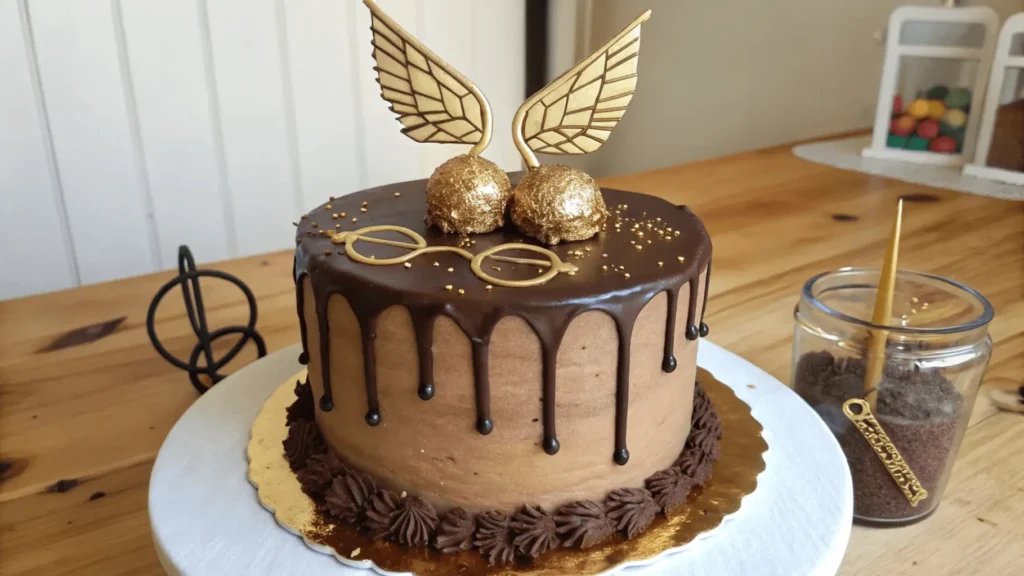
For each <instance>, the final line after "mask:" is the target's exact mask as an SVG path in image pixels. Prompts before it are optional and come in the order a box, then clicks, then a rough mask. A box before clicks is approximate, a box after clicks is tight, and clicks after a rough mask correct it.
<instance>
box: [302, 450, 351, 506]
mask: <svg viewBox="0 0 1024 576" xmlns="http://www.w3.org/2000/svg"><path fill="white" fill-rule="evenodd" d="M345 472H346V469H345V465H344V464H342V463H341V460H339V459H338V457H337V456H335V455H334V454H333V453H331V452H330V451H328V452H324V453H322V454H313V455H312V456H310V457H309V459H308V460H306V466H305V467H304V468H303V469H302V470H299V483H300V484H302V491H303V492H305V493H306V494H309V495H310V496H312V497H314V498H323V497H324V496H325V495H326V494H327V490H328V489H330V487H331V484H332V483H333V482H334V478H335V477H336V476H343V475H344V474H345Z"/></svg>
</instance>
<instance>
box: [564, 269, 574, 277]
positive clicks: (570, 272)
mask: <svg viewBox="0 0 1024 576" xmlns="http://www.w3.org/2000/svg"><path fill="white" fill-rule="evenodd" d="M566 274H568V275H569V276H575V275H576V271H575V270H569V271H568V272H566Z"/></svg>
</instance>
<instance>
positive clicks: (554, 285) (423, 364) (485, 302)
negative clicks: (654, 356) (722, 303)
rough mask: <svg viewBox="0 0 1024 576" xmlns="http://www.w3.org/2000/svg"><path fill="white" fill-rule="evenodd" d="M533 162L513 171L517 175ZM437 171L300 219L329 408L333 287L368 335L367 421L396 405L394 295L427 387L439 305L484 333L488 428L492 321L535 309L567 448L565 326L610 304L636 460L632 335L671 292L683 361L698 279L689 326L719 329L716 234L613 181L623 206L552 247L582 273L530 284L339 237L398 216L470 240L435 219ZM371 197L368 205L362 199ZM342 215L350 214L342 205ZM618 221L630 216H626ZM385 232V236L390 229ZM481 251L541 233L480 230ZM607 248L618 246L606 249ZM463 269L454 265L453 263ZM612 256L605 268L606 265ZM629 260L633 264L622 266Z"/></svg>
mask: <svg viewBox="0 0 1024 576" xmlns="http://www.w3.org/2000/svg"><path fill="white" fill-rule="evenodd" d="M521 177H522V175H521V174H511V175H510V179H511V180H512V182H513V184H515V183H517V182H518V181H519V180H520V179H521ZM425 186H426V185H425V182H424V181H422V180H420V181H414V182H404V183H400V184H392V185H388V186H383V187H380V188H374V189H371V190H366V191H363V192H358V193H355V194H351V195H349V196H345V197H344V198H338V199H335V200H332V201H331V204H330V205H324V206H321V207H319V208H317V209H315V210H313V211H312V212H310V213H309V214H308V215H306V216H303V218H302V220H301V221H300V223H299V226H298V231H297V236H296V241H297V244H298V245H297V247H296V250H295V270H294V272H295V280H296V299H297V306H298V312H299V321H300V327H301V331H302V345H303V355H302V356H301V357H300V360H308V343H307V342H306V327H305V315H304V303H303V298H304V289H303V283H302V281H303V279H304V278H307V277H308V278H309V281H310V284H311V287H312V292H313V296H314V300H315V306H316V311H317V314H316V315H317V319H318V324H319V326H318V327H319V334H320V339H319V342H318V343H317V345H318V346H319V350H320V358H321V370H322V372H321V378H322V382H323V396H322V397H321V398H320V403H319V405H320V409H321V410H323V411H331V410H332V409H333V407H334V397H333V388H332V386H331V357H330V353H329V352H330V325H329V322H328V321H327V319H328V315H327V306H328V301H329V299H330V296H331V295H333V294H340V295H342V296H343V297H344V298H345V299H346V300H347V301H348V303H349V305H350V306H351V308H352V311H353V312H354V313H355V316H356V319H357V320H358V323H359V326H360V332H361V335H362V342H363V346H362V348H363V358H364V362H363V370H364V380H365V385H366V397H367V411H366V417H365V419H366V422H367V423H368V424H369V425H371V426H376V425H377V424H379V423H380V422H381V419H382V418H384V417H385V415H384V411H386V407H381V406H380V404H379V402H378V397H377V381H376V363H375V360H374V357H375V350H374V338H375V336H376V322H377V317H378V316H379V314H380V313H381V312H383V311H384V310H386V309H387V308H390V307H391V306H393V305H403V306H405V307H407V308H408V310H409V313H410V316H411V317H412V321H413V326H414V329H415V332H416V339H417V349H418V356H419V370H420V384H419V386H418V390H417V393H418V394H419V397H420V398H423V399H424V400H429V399H430V398H432V397H433V394H434V389H435V386H436V383H435V382H434V380H433V358H432V344H433V342H432V340H433V323H434V320H435V319H436V318H437V316H439V315H442V314H443V315H446V316H449V317H450V318H452V319H453V320H454V321H455V322H456V323H457V324H458V325H459V327H460V328H461V329H462V330H463V332H465V333H466V335H467V336H468V337H469V339H470V341H471V342H472V355H473V372H474V381H475V394H476V417H475V420H476V428H477V431H478V432H479V433H480V434H489V433H490V432H491V430H493V429H494V426H496V425H499V424H498V423H495V422H494V421H493V420H492V418H491V415H490V385H489V382H488V371H487V357H488V346H489V342H490V336H491V332H492V331H493V329H494V327H495V326H496V325H497V323H498V322H499V321H500V320H501V319H502V318H504V317H505V316H519V317H520V318H522V319H523V320H525V321H526V322H527V323H528V324H529V325H530V326H531V328H532V329H533V330H534V332H535V333H536V334H537V336H538V338H539V340H540V342H541V351H542V360H543V363H544V367H543V390H544V393H543V412H542V413H543V439H542V442H541V446H542V448H543V449H544V450H545V452H547V453H548V454H552V455H553V454H556V453H557V452H558V450H559V447H560V445H559V441H558V436H557V431H556V417H557V415H556V411H555V405H556V404H555V398H556V391H557V383H556V381H555V373H556V370H555V364H556V359H557V356H558V349H559V345H560V343H561V340H562V337H563V335H564V334H565V331H566V329H567V328H568V326H569V323H570V322H571V321H572V320H573V319H574V318H575V317H576V316H578V315H580V314H582V313H584V312H587V311H590V310H601V311H604V312H606V313H607V314H608V315H609V316H611V317H612V318H613V319H614V321H615V325H616V330H617V332H618V336H619V339H618V340H619V345H618V357H619V362H618V369H617V375H616V392H615V406H616V410H615V446H614V447H613V451H612V457H613V459H614V460H615V462H616V463H618V464H619V465H625V464H626V463H627V462H628V461H629V450H628V447H627V439H626V430H627V425H626V424H627V423H626V417H627V414H628V411H629V359H630V337H631V335H632V331H633V324H634V322H635V320H636V318H637V316H638V314H639V313H640V311H641V309H643V307H644V306H645V305H646V304H647V303H648V302H649V301H650V300H651V299H652V298H654V297H655V296H657V295H658V294H660V293H662V292H665V293H666V294H667V296H668V314H667V318H666V327H665V350H664V355H663V360H662V369H663V370H665V371H666V372H671V371H673V370H675V368H676V359H675V356H674V349H675V343H674V337H675V319H676V309H677V305H678V299H679V291H680V289H681V287H682V286H683V284H688V285H689V298H688V301H687V320H686V321H687V330H686V334H687V338H688V339H690V340H695V339H697V337H698V336H699V335H706V334H707V326H706V325H705V324H704V322H703V314H704V311H703V310H704V306H702V307H701V311H700V316H698V314H697V304H698V302H697V296H698V292H699V290H698V288H699V286H698V281H699V277H700V274H701V273H702V272H704V271H706V272H707V273H706V276H705V283H706V284H705V290H704V304H706V300H707V282H709V281H710V277H711V274H710V273H711V266H710V265H711V240H710V238H709V236H708V234H707V232H706V231H705V229H704V225H703V224H702V223H701V222H700V219H698V218H697V217H696V216H695V215H694V214H693V213H692V212H690V210H689V209H687V208H686V207H685V206H674V205H672V204H670V203H668V202H666V201H665V200H662V199H660V198H657V197H654V196H649V195H646V194H636V193H632V192H623V191H619V190H608V189H606V190H602V194H603V196H604V200H605V203H606V204H607V205H608V206H609V207H610V209H611V210H613V211H614V214H613V218H612V219H611V220H610V222H609V223H608V225H607V227H606V231H604V232H601V233H599V234H598V235H597V236H595V237H593V238H591V239H589V240H584V241H580V242H572V243H569V244H565V245H559V246H555V247H551V249H552V250H553V251H555V252H556V253H557V254H558V256H559V258H561V259H562V260H563V261H569V262H572V263H573V264H574V265H576V266H578V268H579V270H578V271H577V272H576V273H575V274H574V275H573V276H569V275H567V274H560V275H558V276H557V277H555V278H553V279H552V280H550V281H549V282H547V283H545V284H542V285H539V286H531V287H527V288H505V287H500V286H495V287H493V288H492V289H490V290H485V289H484V286H485V283H484V282H483V281H481V280H480V279H479V278H477V277H476V276H475V275H474V274H473V273H472V271H471V269H470V266H469V265H468V264H467V263H466V262H465V260H463V259H461V258H459V257H458V256H455V255H452V254H439V255H434V256H437V258H436V259H437V260H438V261H443V262H444V264H445V265H444V266H439V267H437V268H434V267H431V266H429V264H428V262H429V261H430V260H431V259H432V258H431V257H427V256H422V257H420V258H418V259H416V260H415V266H416V271H415V272H412V271H410V270H408V269H406V268H405V267H403V266H375V265H370V264H363V263H359V262H356V261H353V260H351V259H349V258H348V257H347V256H345V254H344V248H343V247H342V246H339V245H335V244H333V243H332V242H331V240H330V236H331V235H332V234H333V232H335V231H351V230H354V229H358V228H362V227H364V226H371V225H395V226H402V227H405V228H408V229H410V230H412V231H414V232H416V233H418V234H420V235H421V236H422V237H423V238H424V239H425V240H426V241H427V244H428V245H430V246H438V245H448V246H458V245H459V244H460V242H461V240H460V238H459V237H457V236H453V235H447V234H444V233H442V232H440V231H439V230H436V229H434V228H430V227H428V226H427V225H426V224H425V223H424V218H423V214H424V196H423V191H424V189H425ZM364 203H365V207H366V208H367V212H361V211H360V208H361V207H363V204H364ZM340 212H345V213H347V214H349V213H350V214H359V219H360V220H359V222H358V223H352V222H350V221H348V220H347V219H344V218H340V214H339V213H340ZM335 215H338V216H339V217H335ZM616 224H618V226H616ZM382 237H383V236H382ZM472 241H473V242H475V244H473V249H474V251H475V253H478V252H480V251H483V250H485V249H487V248H489V247H492V246H497V245H499V244H507V243H512V242H524V243H535V241H533V240H531V239H528V238H525V237H524V236H523V235H522V234H520V233H519V231H518V230H516V229H515V228H514V227H512V226H505V227H504V228H499V229H498V230H496V231H494V232H491V233H488V234H477V235H474V236H473V237H472ZM357 249H358V251H359V252H360V253H361V254H363V255H365V256H367V257H374V258H379V259H383V258H391V257H396V256H399V255H401V254H404V253H407V252H408V250H407V249H404V248H398V247H395V246H390V245H385V244H375V243H369V242H359V243H358V246H357ZM604 255H607V257H603V256H604ZM448 264H450V267H451V268H453V272H451V273H449V272H447V268H448V267H449V266H448ZM603 266H604V267H607V269H604V268H602V267H603ZM619 266H624V267H625V268H626V269H625V270H620V269H619V268H618V267H619ZM502 268H504V270H503V271H502V272H494V274H501V277H502V278H507V279H513V280H526V279H530V278H534V277H536V275H537V270H536V268H535V267H533V266H529V265H523V264H520V265H518V266H516V265H506V266H502ZM448 284H451V285H455V286H458V287H460V288H463V289H464V290H465V294H462V295H456V293H455V292H453V291H448V290H445V289H444V286H445V285H448Z"/></svg>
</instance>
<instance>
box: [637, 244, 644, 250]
mask: <svg viewBox="0 0 1024 576" xmlns="http://www.w3.org/2000/svg"><path fill="white" fill-rule="evenodd" d="M636 249H637V250H643V249H644V247H643V246H641V245H640V244H637V245H636Z"/></svg>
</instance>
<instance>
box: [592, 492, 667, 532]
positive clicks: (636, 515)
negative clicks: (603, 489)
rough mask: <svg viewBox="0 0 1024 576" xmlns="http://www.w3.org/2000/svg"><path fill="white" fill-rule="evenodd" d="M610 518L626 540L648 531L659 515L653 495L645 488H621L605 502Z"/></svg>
mask: <svg viewBox="0 0 1024 576" xmlns="http://www.w3.org/2000/svg"><path fill="white" fill-rule="evenodd" d="M604 507H605V510H606V511H607V513H608V518H610V519H611V521H612V522H614V523H615V527H616V528H618V529H619V530H621V531H622V532H623V533H624V534H625V535H626V538H633V537H635V536H637V535H638V534H640V533H641V532H643V531H644V530H646V529H647V527H648V526H650V525H651V522H653V521H654V516H655V515H656V514H657V513H658V505H657V504H655V502H654V498H652V497H651V493H650V492H649V491H647V490H645V489H644V488H619V489H618V490H614V491H612V493H611V494H609V495H608V497H607V498H605V500H604Z"/></svg>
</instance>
